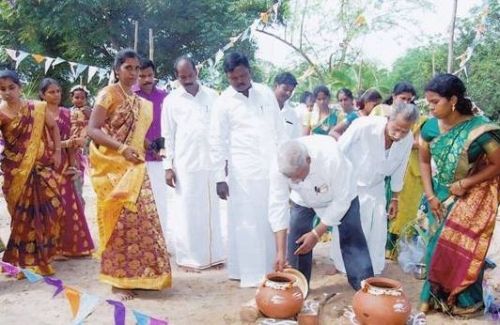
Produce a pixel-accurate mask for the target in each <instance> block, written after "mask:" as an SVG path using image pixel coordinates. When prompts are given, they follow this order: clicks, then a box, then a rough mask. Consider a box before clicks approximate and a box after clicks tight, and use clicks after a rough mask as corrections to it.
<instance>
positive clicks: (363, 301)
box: [352, 277, 411, 325]
mask: <svg viewBox="0 0 500 325" xmlns="http://www.w3.org/2000/svg"><path fill="white" fill-rule="evenodd" d="M352 307H353V309H354V314H355V315H356V318H357V320H358V321H359V322H360V324H361V325H379V324H384V325H404V324H406V321H407V320H408V317H409V316H410V312H411V305H410V302H409V301H408V298H407V297H406V295H405V294H404V292H403V289H402V286H401V283H400V282H398V281H395V280H391V279H387V278H378V277H375V278H368V279H366V280H363V281H362V282H361V289H359V291H358V292H356V294H354V298H353V299H352Z"/></svg>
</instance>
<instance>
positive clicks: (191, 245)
mask: <svg viewBox="0 0 500 325" xmlns="http://www.w3.org/2000/svg"><path fill="white" fill-rule="evenodd" d="M176 180H177V183H176V188H175V204H174V205H175V207H176V210H175V211H176V213H175V215H173V216H172V220H173V222H172V227H173V232H174V234H175V261H176V263H177V264H178V265H181V266H187V267H192V268H197V269H205V268H208V267H211V266H213V265H217V264H221V263H223V262H224V260H225V256H226V254H225V251H224V244H223V240H222V234H221V220H220V213H219V197H218V196H217V193H216V184H215V180H214V175H213V172H211V171H204V170H202V171H195V172H183V171H181V170H179V169H177V170H176Z"/></svg>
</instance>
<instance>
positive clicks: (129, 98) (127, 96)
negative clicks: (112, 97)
mask: <svg viewBox="0 0 500 325" xmlns="http://www.w3.org/2000/svg"><path fill="white" fill-rule="evenodd" d="M118 87H120V89H121V90H122V92H123V95H124V96H125V99H126V100H134V94H132V95H129V94H128V93H127V92H126V91H125V89H123V87H122V84H121V82H119V81H118Z"/></svg>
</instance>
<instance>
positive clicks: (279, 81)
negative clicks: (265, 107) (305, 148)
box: [274, 72, 302, 139]
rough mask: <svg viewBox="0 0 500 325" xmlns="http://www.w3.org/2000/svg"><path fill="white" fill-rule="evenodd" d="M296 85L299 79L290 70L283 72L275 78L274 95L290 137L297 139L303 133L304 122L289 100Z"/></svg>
mask: <svg viewBox="0 0 500 325" xmlns="http://www.w3.org/2000/svg"><path fill="white" fill-rule="evenodd" d="M296 86H297V79H295V77H294V76H293V74H291V73H290V72H282V73H280V74H278V75H277V76H276V78H274V95H275V96H276V99H277V100H278V105H279V107H280V110H281V111H280V114H281V116H282V118H283V121H284V122H285V131H286V134H287V136H288V138H289V139H295V138H298V137H300V136H301V135H302V123H301V122H300V120H299V117H298V116H297V112H296V111H295V109H294V108H293V107H291V106H290V102H289V101H288V100H289V99H290V97H291V96H292V94H293V91H294V90H295V87H296Z"/></svg>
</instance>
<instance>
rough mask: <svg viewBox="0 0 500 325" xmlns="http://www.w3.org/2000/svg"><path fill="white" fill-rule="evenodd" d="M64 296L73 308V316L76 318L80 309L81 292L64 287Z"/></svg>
mask: <svg viewBox="0 0 500 325" xmlns="http://www.w3.org/2000/svg"><path fill="white" fill-rule="evenodd" d="M64 294H65V295H66V299H68V302H69V306H70V307H71V314H72V315H73V317H75V316H76V314H77V313H78V309H80V291H78V290H76V289H74V288H71V287H64Z"/></svg>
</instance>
